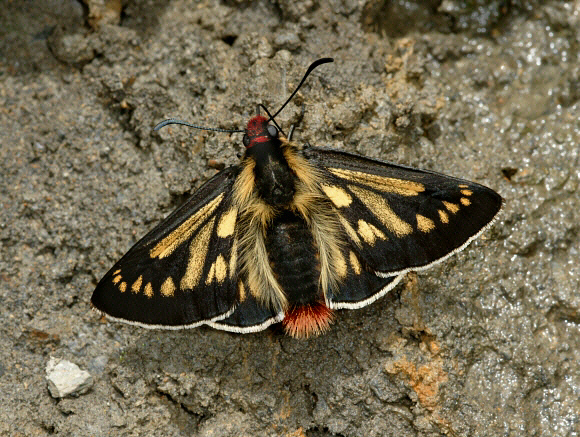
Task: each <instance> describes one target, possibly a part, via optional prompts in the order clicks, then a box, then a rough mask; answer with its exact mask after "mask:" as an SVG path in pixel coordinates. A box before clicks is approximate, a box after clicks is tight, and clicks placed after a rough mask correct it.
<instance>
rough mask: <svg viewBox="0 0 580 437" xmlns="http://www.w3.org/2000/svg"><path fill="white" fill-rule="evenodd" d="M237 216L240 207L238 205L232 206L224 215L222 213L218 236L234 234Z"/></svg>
mask: <svg viewBox="0 0 580 437" xmlns="http://www.w3.org/2000/svg"><path fill="white" fill-rule="evenodd" d="M237 216H238V209H237V208H236V207H233V208H230V209H229V210H228V211H227V212H226V213H225V214H224V215H222V217H221V218H220V221H219V223H218V227H217V234H218V237H220V238H226V237H229V236H230V235H233V234H234V229H235V228H236V218H237Z"/></svg>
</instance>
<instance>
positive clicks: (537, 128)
mask: <svg viewBox="0 0 580 437" xmlns="http://www.w3.org/2000/svg"><path fill="white" fill-rule="evenodd" d="M1 3H2V4H1V6H2V14H1V16H0V196H1V197H0V393H1V394H0V398H1V401H0V436H43V435H61V436H152V435H155V436H224V437H225V436H294V437H298V436H309V437H322V436H324V437H326V436H401V437H406V436H421V437H423V436H441V435H449V436H577V435H579V434H580V400H579V398H580V364H579V362H580V312H579V311H580V310H579V308H580V294H579V288H580V287H579V286H580V236H579V229H580V228H579V226H580V224H579V223H580V190H579V183H580V172H579V170H578V169H579V164H580V162H579V149H580V148H579V146H578V144H579V142H580V121H579V120H580V118H579V117H580V106H579V98H580V63H579V42H580V1H578V0H575V1H539V0H537V1H534V0H512V1H491V0H488V1H484V0H474V1H466V0H444V1H436V0H423V1H418V0H417V1H395V0H369V1H365V0H359V1H356V0H330V1H321V0H304V1H295V0H293V1H288V0H270V1H267V0H262V1H235V0H231V1H221V2H220V1H200V2H194V1H185V0H173V1H165V0H84V2H83V3H81V2H79V1H74V0H43V1H40V0H28V1H10V0H3V1H2V2H1ZM324 56H332V57H334V58H335V63H334V64H327V65H324V66H323V67H320V68H319V69H317V70H316V71H315V73H314V74H313V75H312V76H311V77H310V78H309V80H308V81H307V83H306V85H305V86H304V87H303V88H302V89H301V91H300V93H299V95H298V96H297V98H296V99H295V100H294V101H293V103H291V104H290V105H289V106H288V107H287V109H285V111H284V112H283V113H282V114H281V115H280V117H278V122H279V123H281V125H282V126H283V127H289V126H290V125H291V124H293V123H295V122H297V121H298V120H299V118H300V108H301V106H302V105H304V107H305V110H306V111H305V115H304V118H303V119H302V121H301V123H300V126H299V129H298V131H297V133H296V136H295V139H296V140H297V141H300V142H302V141H308V142H310V143H311V144H313V145H319V146H331V147H336V148H339V149H343V150H348V151H353V152H358V153H361V154H364V155H367V156H371V157H378V158H381V159H386V160H389V161H393V162H397V163H401V164H405V165H412V166H416V167H420V168H427V169H432V170H436V171H440V172H443V173H447V174H450V175H454V176H459V177H463V178H466V179H470V180H475V181H478V182H481V183H483V184H485V185H488V186H490V187H493V188H494V189H496V190H497V191H499V192H500V193H501V194H502V195H503V196H504V197H505V199H506V206H505V210H504V212H503V213H502V215H501V216H500V218H499V220H498V221H497V222H496V224H495V225H494V226H493V227H492V228H491V229H490V230H488V231H487V232H486V233H485V234H484V236H483V237H482V238H480V239H478V240H477V241H475V242H474V243H473V244H472V245H471V246H470V247H469V248H468V250H466V251H464V252H462V253H460V254H459V255H457V256H454V257H452V258H451V259H449V260H448V261H446V262H445V263H442V264H440V265H438V266H436V267H435V268H433V269H431V270H429V271H426V272H422V273H420V274H418V275H417V274H410V275H408V276H407V278H406V280H404V281H403V284H402V285H400V286H399V287H397V289H395V290H394V291H393V292H391V294H390V295H388V296H387V297H385V298H383V299H381V300H380V301H377V302H376V303H374V304H373V305H371V306H369V307H366V308H364V309H361V310H357V311H341V312H340V313H339V314H338V316H337V318H336V322H335V324H334V325H333V328H332V330H331V332H329V333H328V334H327V335H324V336H322V337H319V338H314V339H310V340H306V341H298V340H294V339H291V338H288V337H285V336H284V335H283V334H282V333H281V332H280V330H279V329H276V328H274V329H269V330H267V331H265V332H262V333H258V334H252V335H234V334H229V333H225V332H219V331H215V330H212V329H210V328H199V329H195V330H191V331H184V332H158V331H154V332H151V331H147V330H143V329H139V328H134V327H130V326H125V325H119V324H114V323H108V322H106V321H105V320H104V319H101V318H99V317H98V315H96V314H95V313H93V312H91V311H90V308H89V299H90V296H91V293H92V290H93V288H94V287H95V285H96V283H97V281H98V280H99V279H100V277H101V276H102V275H103V274H104V273H105V272H106V271H107V270H108V269H109V267H111V266H112V265H113V263H114V262H115V261H116V260H117V259H118V258H119V257H120V256H121V255H122V254H123V253H124V252H125V251H126V250H127V249H128V248H129V247H130V246H131V245H132V244H133V243H135V242H136V241H137V239H138V238H139V237H141V236H142V235H144V234H145V233H146V232H147V231H148V230H149V229H151V228H152V227H153V226H154V225H155V224H156V223H158V222H159V221H160V220H161V219H162V218H163V217H164V216H165V215H166V214H168V213H169V212H170V211H171V210H173V209H174V208H175V207H177V206H178V205H180V204H181V203H182V202H183V201H184V199H186V198H187V197H188V196H189V195H190V194H191V193H192V192H193V191H194V190H195V189H196V187H198V186H200V185H201V184H202V183H203V182H204V181H205V180H207V179H208V178H209V177H210V176H212V175H213V174H215V172H216V171H217V170H218V169H220V168H223V166H225V165H231V164H234V163H236V162H237V158H236V155H237V153H238V152H240V151H241V150H242V148H243V146H242V145H241V135H240V134H232V135H230V134H216V133H210V132H199V131H192V130H188V129H185V128H166V129H165V130H163V131H161V132H159V133H153V132H152V127H153V126H154V125H155V123H157V122H159V121H161V120H162V119H164V118H167V117H169V116H175V117H179V118H183V119H187V120H189V121H192V122H195V123H198V124H202V125H208V126H215V127H222V128H240V127H244V125H245V123H246V121H247V120H248V118H249V117H250V116H251V115H253V114H254V110H255V107H256V104H257V103H264V104H265V105H266V106H268V107H269V108H271V109H275V108H277V107H278V106H279V105H280V104H281V103H282V102H283V101H284V100H285V98H286V97H287V96H288V95H289V93H290V92H291V91H292V90H293V88H294V86H295V85H296V84H297V83H298V81H299V80H300V78H301V77H302V75H303V73H304V71H305V69H306V68H307V66H308V65H309V64H310V63H311V62H312V61H313V60H315V59H317V58H319V57H324ZM77 366H78V367H77ZM59 369H60V370H61V372H60V375H61V376H62V375H64V376H65V381H63V383H64V384H65V385H66V384H68V385H66V387H68V388H71V390H68V389H67V388H66V387H64V386H63V387H60V388H59V386H58V380H56V378H57V376H58V374H59ZM63 369H65V371H62V370H63ZM67 369H68V370H67ZM47 371H48V372H49V373H48V375H49V377H50V378H49V380H47ZM73 376H74V378H78V381H77V380H76V379H74V378H73ZM67 378H68V379H67ZM69 386H70V387H69ZM67 390H68V391H67ZM68 393H72V394H68Z"/></svg>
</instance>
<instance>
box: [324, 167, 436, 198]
mask: <svg viewBox="0 0 580 437" xmlns="http://www.w3.org/2000/svg"><path fill="white" fill-rule="evenodd" d="M329 171H330V172H331V173H333V174H335V175H336V176H338V177H339V178H342V179H346V180H347V181H351V182H358V183H360V184H363V185H366V186H368V187H370V188H373V189H375V190H378V191H383V192H386V193H395V194H400V195H401V196H417V195H418V194H419V193H422V192H423V191H425V186H424V185H423V184H421V183H419V182H414V181H406V180H404V179H397V178H389V177H385V176H379V175H376V174H372V173H365V172H362V171H353V170H345V169H343V168H329Z"/></svg>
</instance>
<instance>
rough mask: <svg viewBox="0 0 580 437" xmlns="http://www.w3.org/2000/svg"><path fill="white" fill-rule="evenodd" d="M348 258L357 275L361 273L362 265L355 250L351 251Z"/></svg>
mask: <svg viewBox="0 0 580 437" xmlns="http://www.w3.org/2000/svg"><path fill="white" fill-rule="evenodd" d="M348 258H349V261H350V265H351V267H352V269H353V270H354V272H355V273H356V274H357V275H360V273H361V272H362V267H361V265H360V262H359V261H358V258H357V257H356V255H355V254H354V252H353V251H352V250H351V251H350V254H349V257H348Z"/></svg>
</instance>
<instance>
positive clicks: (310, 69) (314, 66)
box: [264, 58, 334, 121]
mask: <svg viewBox="0 0 580 437" xmlns="http://www.w3.org/2000/svg"><path fill="white" fill-rule="evenodd" d="M329 62H334V59H332V58H320V59H318V60H316V61H314V62H313V63H312V64H310V67H308V70H306V73H305V74H304V77H303V78H302V80H301V81H300V83H299V84H298V86H297V87H296V89H295V90H294V92H293V93H292V95H291V96H290V97H288V100H286V103H284V104H283V105H282V107H281V108H280V109H278V111H276V113H275V114H274V115H271V116H270V120H272V119H273V118H274V117H276V116H277V115H278V114H279V113H280V112H281V111H282V109H284V108H285V107H286V105H287V104H288V103H290V100H292V97H294V95H295V94H296V93H297V92H298V90H299V89H300V87H301V86H302V84H303V83H304V81H305V80H306V78H307V77H308V76H309V75H310V73H312V70H314V69H315V68H316V67H318V66H319V65H322V64H327V63H329ZM264 109H265V108H264ZM270 120H268V121H270Z"/></svg>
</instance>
